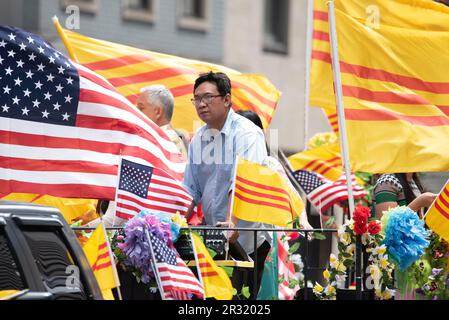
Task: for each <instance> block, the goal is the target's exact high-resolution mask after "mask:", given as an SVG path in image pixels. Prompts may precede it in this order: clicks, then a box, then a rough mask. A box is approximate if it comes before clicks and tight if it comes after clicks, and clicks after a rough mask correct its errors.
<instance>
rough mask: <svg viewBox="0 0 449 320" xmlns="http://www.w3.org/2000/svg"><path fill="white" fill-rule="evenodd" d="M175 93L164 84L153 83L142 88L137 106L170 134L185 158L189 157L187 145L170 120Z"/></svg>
mask: <svg viewBox="0 0 449 320" xmlns="http://www.w3.org/2000/svg"><path fill="white" fill-rule="evenodd" d="M174 100H175V99H174V98H173V94H172V93H171V92H170V90H168V89H167V88H166V87H165V86H164V85H159V84H158V85H152V86H148V87H144V88H142V89H141V90H140V96H139V97H138V98H137V101H136V106H137V108H138V109H139V110H140V111H142V112H143V113H144V114H145V115H146V116H147V117H148V118H150V119H151V120H152V121H153V122H154V123H155V124H157V125H158V126H159V127H160V128H161V129H162V130H164V131H165V133H166V134H167V135H168V137H169V138H170V140H171V141H172V142H174V143H175V145H176V146H177V147H178V149H179V152H181V153H182V155H183V156H184V158H186V157H187V150H186V145H185V144H184V142H183V141H182V139H181V138H180V136H179V135H178V133H177V132H176V131H175V130H174V129H173V127H172V126H171V124H170V122H171V119H172V116H173V107H174Z"/></svg>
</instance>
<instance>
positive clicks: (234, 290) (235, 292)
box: [232, 288, 237, 296]
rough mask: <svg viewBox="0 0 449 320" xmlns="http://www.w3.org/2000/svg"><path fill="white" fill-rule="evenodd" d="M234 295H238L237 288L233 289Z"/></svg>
mask: <svg viewBox="0 0 449 320" xmlns="http://www.w3.org/2000/svg"><path fill="white" fill-rule="evenodd" d="M232 295H233V296H236V295H237V289H236V288H232Z"/></svg>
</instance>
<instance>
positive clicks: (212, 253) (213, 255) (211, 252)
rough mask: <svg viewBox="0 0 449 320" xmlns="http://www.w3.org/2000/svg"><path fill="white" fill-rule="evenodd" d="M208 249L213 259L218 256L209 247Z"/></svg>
mask: <svg viewBox="0 0 449 320" xmlns="http://www.w3.org/2000/svg"><path fill="white" fill-rule="evenodd" d="M206 249H207V251H208V252H209V254H210V256H211V258H212V259H213V258H214V257H215V256H216V255H217V253H216V252H215V251H214V250H213V249H211V248H208V247H206Z"/></svg>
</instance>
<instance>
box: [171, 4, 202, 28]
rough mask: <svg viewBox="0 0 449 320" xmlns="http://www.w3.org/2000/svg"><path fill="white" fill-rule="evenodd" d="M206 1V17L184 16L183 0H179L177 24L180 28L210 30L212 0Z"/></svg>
mask: <svg viewBox="0 0 449 320" xmlns="http://www.w3.org/2000/svg"><path fill="white" fill-rule="evenodd" d="M203 1H204V2H203V3H204V8H203V10H204V18H197V17H184V16H183V5H184V1H183V0H177V6H176V7H177V25H178V27H179V28H180V29H186V30H192V31H201V32H207V31H208V30H209V16H210V13H209V9H210V0H203Z"/></svg>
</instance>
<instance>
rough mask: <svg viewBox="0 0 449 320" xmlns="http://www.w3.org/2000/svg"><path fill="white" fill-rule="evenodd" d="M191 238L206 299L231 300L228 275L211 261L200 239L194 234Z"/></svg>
mask: <svg viewBox="0 0 449 320" xmlns="http://www.w3.org/2000/svg"><path fill="white" fill-rule="evenodd" d="M191 236H192V241H193V244H194V246H195V252H196V254H197V258H198V264H199V269H200V272H201V279H202V282H203V286H204V292H205V295H206V297H207V298H215V299H217V300H231V299H232V291H233V288H232V284H231V280H230V279H229V277H228V275H227V274H226V272H225V271H224V270H223V269H222V268H220V267H219V266H218V265H217V264H216V263H215V261H214V260H213V259H212V257H211V256H210V254H209V252H208V251H207V248H206V246H205V245H204V243H203V241H201V238H200V237H199V236H197V235H196V234H194V233H191Z"/></svg>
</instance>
